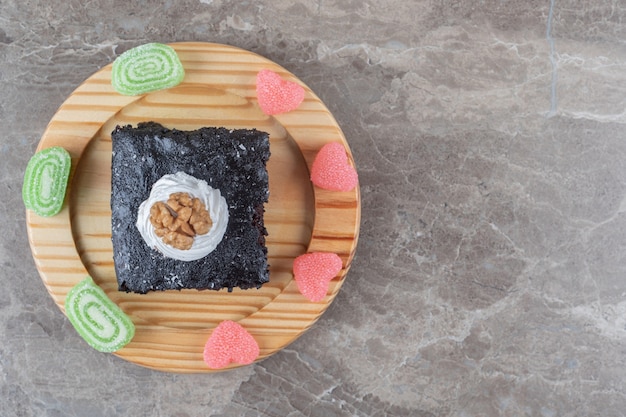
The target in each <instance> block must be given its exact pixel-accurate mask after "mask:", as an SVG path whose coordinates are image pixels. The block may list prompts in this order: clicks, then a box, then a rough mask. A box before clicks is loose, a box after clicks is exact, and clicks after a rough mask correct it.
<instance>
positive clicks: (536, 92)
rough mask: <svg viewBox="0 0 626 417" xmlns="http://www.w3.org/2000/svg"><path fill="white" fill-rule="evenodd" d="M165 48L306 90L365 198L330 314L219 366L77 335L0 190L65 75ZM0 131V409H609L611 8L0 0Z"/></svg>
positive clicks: (621, 248) (616, 138)
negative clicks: (247, 358) (152, 358)
mask: <svg viewBox="0 0 626 417" xmlns="http://www.w3.org/2000/svg"><path fill="white" fill-rule="evenodd" d="M185 40H196V41H211V42H219V43H226V44H230V45H235V46H239V47H242V48H246V49H249V50H251V51H254V52H257V53H260V54H262V55H264V56H266V57H268V58H270V59H272V60H274V61H276V62H277V63H279V64H281V65H283V66H284V67H286V68H287V69H289V70H290V71H292V72H293V73H295V74H296V75H297V76H298V77H299V78H301V79H302V80H303V81H304V82H305V83H307V84H308V85H309V86H310V87H311V88H312V89H313V90H314V91H315V92H316V93H317V94H318V95H319V96H320V97H321V98H322V100H324V102H325V103H326V104H327V106H328V107H329V108H330V109H331V111H332V112H333V113H334V115H335V116H336V118H337V120H338V122H339V124H340V125H341V126H342V128H343V130H344V133H345V135H346V137H347V138H348V140H349V142H350V145H351V147H352V150H353V152H354V155H355V159H356V163H357V166H358V170H359V174H360V181H361V190H362V198H363V213H362V214H363V216H362V224H361V236H360V241H359V247H358V251H357V255H356V257H355V260H354V263H353V265H352V269H351V270H350V272H349V275H348V278H347V280H346V282H345V284H344V286H343V287H342V290H341V292H340V294H339V295H338V297H337V299H336V301H335V302H334V303H333V304H332V305H331V307H330V308H329V310H328V311H327V312H326V313H325V314H324V315H323V316H322V317H321V319H320V320H319V321H318V322H317V323H316V324H315V325H314V326H313V327H312V328H311V329H310V330H309V331H308V332H307V333H306V334H305V335H304V336H302V337H301V338H300V339H298V340H297V341H296V342H294V343H293V344H291V345H290V346H288V347H287V348H286V349H284V350H283V351H281V352H280V353H278V354H276V355H274V356H272V357H270V358H269V359H267V360H265V361H262V362H260V363H258V364H256V365H254V366H249V367H245V368H241V369H239V370H236V371H232V372H228V373H221V374H196V375H179V374H166V373H161V372H157V371H152V370H148V369H145V368H142V367H139V366H137V365H133V364H130V363H127V362H125V361H123V360H121V359H119V358H117V357H115V356H113V355H107V354H101V353H98V352H96V351H94V350H92V349H90V348H88V347H87V346H86V345H85V344H84V343H83V342H82V340H81V339H80V338H79V337H78V336H77V334H76V332H75V331H74V329H73V328H72V326H71V325H70V323H69V322H68V320H67V319H66V318H65V316H64V315H63V314H62V313H61V312H60V311H59V309H58V308H57V306H56V305H55V304H54V303H53V301H52V299H51V298H50V297H49V296H48V294H47V292H46V289H45V287H44V285H43V284H42V282H41V280H40V279H39V277H38V274H37V271H36V269H35V266H34V264H33V261H32V257H31V254H30V249H29V245H28V240H27V237H26V228H25V214H24V207H23V204H22V201H21V196H20V190H21V186H22V176H23V171H24V167H25V165H26V163H27V161H28V159H29V157H30V156H31V155H32V153H33V152H34V150H35V147H36V145H37V143H38V141H39V138H40V137H41V135H42V133H43V131H44V129H45V127H46V124H47V123H48V121H49V119H50V118H51V117H52V115H53V114H54V113H55V111H56V109H57V108H58V106H59V105H60V104H61V103H62V102H63V100H64V99H65V97H67V96H68V95H69V94H70V93H71V92H72V91H73V90H74V88H76V87H77V86H78V85H79V84H80V83H81V82H82V81H83V80H84V79H86V78H87V77H88V76H89V75H90V74H92V73H93V72H94V71H96V70H97V69H98V68H100V67H101V66H103V65H106V64H108V63H109V62H111V61H112V60H113V59H115V57H116V56H117V55H119V54H120V53H121V52H123V51H124V50H126V49H128V48H130V47H132V46H135V45H138V44H141V43H145V42H148V41H160V42H171V41H185ZM0 122H1V124H2V126H3V132H4V133H3V134H2V135H1V136H0V158H1V160H2V162H0V190H1V191H2V194H3V195H4V198H3V199H2V200H0V210H1V211H2V213H4V218H5V220H7V221H6V222H5V224H7V225H8V227H6V228H4V229H3V231H2V233H1V237H0V241H1V245H0V264H1V265H2V269H1V272H0V286H1V288H2V291H0V398H2V400H1V401H0V415H1V416H50V417H52V416H54V417H56V416H81V417H84V416H93V417H99V416H117V415H119V416H171V417H192V416H198V415H203V416H257V415H259V416H299V415H304V416H353V415H354V416H387V415H388V416H419V417H427V416H428V417H431V416H459V417H471V416H488V417H491V416H544V417H553V416H604V417H611V416H624V415H626V394H625V393H626V383H625V381H626V163H624V160H625V159H626V4H625V3H624V2H623V1H621V0H603V1H589V0H587V1H579V0H543V1H538V0H528V1H512V0H483V1H473V0H457V1H434V0H428V1H426V0H415V1H403V0H379V1H371V0H364V1H354V0H315V1H314V0H297V1H286V0H273V1H269V0H257V1H235V0H181V1H172V0H166V1H152V0H141V1H133V2H121V1H114V0H90V1H87V2H83V1H78V0H67V1H66V0H63V1H61V0H46V1H43V0H28V1H22V0H0Z"/></svg>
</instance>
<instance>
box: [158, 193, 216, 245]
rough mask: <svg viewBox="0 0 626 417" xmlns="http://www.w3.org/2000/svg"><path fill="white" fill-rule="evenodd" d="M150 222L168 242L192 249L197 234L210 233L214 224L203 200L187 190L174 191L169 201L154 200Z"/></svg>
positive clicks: (166, 242) (165, 241)
mask: <svg viewBox="0 0 626 417" xmlns="http://www.w3.org/2000/svg"><path fill="white" fill-rule="evenodd" d="M150 223H151V224H152V226H153V227H154V233H155V234H156V235H157V236H158V237H160V238H161V239H162V240H163V242H164V243H165V244H167V245H170V246H173V247H175V248H177V249H181V250H188V249H191V246H192V245H193V240H194V238H195V236H196V235H204V234H207V233H208V232H209V230H210V229H211V226H212V225H213V221H212V220H211V216H210V215H209V212H208V211H207V209H206V207H205V206H204V204H202V201H200V199H198V198H195V197H192V196H191V195H189V194H187V193H172V194H170V197H169V199H168V200H167V201H166V202H165V203H164V202H162V201H157V202H156V203H154V205H153V206H152V207H150Z"/></svg>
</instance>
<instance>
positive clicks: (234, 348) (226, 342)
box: [204, 320, 259, 369]
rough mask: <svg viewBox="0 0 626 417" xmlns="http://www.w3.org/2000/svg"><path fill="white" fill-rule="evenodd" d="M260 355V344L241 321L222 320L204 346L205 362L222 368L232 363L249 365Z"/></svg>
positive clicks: (211, 366)
mask: <svg viewBox="0 0 626 417" xmlns="http://www.w3.org/2000/svg"><path fill="white" fill-rule="evenodd" d="M258 356H259V344H258V343H257V342H256V340H254V337H252V335H251V334H250V333H248V331H247V330H246V329H244V328H243V327H242V326H241V325H240V324H239V323H236V322H234V321H231V320H225V321H223V322H221V323H220V324H219V325H218V326H217V327H216V328H215V329H214V330H213V333H212V334H211V337H209V340H207V342H206V345H205V346H204V362H206V364H207V365H208V366H209V368H213V369H220V368H224V367H226V366H228V364H230V363H238V364H241V365H248V364H251V363H252V362H254V360H255V359H256V358H257V357H258Z"/></svg>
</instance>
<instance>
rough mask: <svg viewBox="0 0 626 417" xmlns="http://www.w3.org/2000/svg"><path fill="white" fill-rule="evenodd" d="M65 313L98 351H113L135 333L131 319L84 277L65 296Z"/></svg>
mask: <svg viewBox="0 0 626 417" xmlns="http://www.w3.org/2000/svg"><path fill="white" fill-rule="evenodd" d="M65 314H66V315H67V317H68V318H69V319H70V322H71V323H72V325H74V328H75V329H76V331H77V332H78V334H79V335H81V336H82V338H83V339H85V341H86V342H87V343H88V344H89V345H90V346H91V347H92V348H94V349H96V350H98V351H100V352H115V351H116V350H119V349H121V348H123V347H124V346H126V345H127V344H128V342H130V341H131V339H132V338H133V336H134V335H135V325H134V324H133V322H132V321H131V319H130V318H129V317H128V316H127V315H126V314H125V313H124V312H123V311H122V309H120V308H119V307H118V306H117V305H116V304H115V303H114V302H113V301H111V300H110V299H109V297H107V295H106V294H105V293H104V291H102V289H101V288H100V287H99V286H97V285H96V283H95V282H93V279H92V278H91V277H87V278H85V279H84V280H82V281H81V282H79V283H78V284H76V285H75V286H74V287H72V289H71V290H70V292H69V293H68V294H67V297H66V298H65Z"/></svg>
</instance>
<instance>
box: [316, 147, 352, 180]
mask: <svg viewBox="0 0 626 417" xmlns="http://www.w3.org/2000/svg"><path fill="white" fill-rule="evenodd" d="M311 181H313V184H315V185H317V186H318V187H320V188H324V189H326V190H332V191H350V190H352V189H353V188H354V187H356V185H357V184H358V182H359V177H358V175H357V173H356V170H355V169H354V167H353V166H352V165H350V164H348V155H347V154H346V149H345V148H344V147H343V145H342V144H341V143H338V142H331V143H327V144H326V145H324V146H322V149H320V150H319V152H318V153H317V156H316V157H315V160H314V161H313V166H312V167H311Z"/></svg>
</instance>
